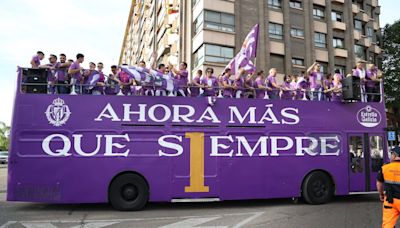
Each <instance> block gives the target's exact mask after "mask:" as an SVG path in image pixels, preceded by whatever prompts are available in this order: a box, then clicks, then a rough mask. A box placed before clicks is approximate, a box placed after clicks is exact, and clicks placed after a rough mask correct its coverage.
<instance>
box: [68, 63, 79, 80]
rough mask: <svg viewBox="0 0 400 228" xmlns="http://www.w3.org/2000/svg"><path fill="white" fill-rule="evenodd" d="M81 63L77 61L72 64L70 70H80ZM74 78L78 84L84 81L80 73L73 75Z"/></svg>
mask: <svg viewBox="0 0 400 228" xmlns="http://www.w3.org/2000/svg"><path fill="white" fill-rule="evenodd" d="M80 68H81V66H80V63H79V62H78V61H75V62H74V63H72V65H71V66H70V67H69V69H70V70H78V69H80ZM71 77H72V78H74V79H76V81H77V82H81V81H82V74H81V72H80V71H78V72H76V73H74V74H72V75H71Z"/></svg>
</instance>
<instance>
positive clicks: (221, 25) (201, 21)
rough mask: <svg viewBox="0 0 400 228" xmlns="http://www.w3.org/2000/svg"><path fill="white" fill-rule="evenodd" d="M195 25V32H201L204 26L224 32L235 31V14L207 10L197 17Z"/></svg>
mask: <svg viewBox="0 0 400 228" xmlns="http://www.w3.org/2000/svg"><path fill="white" fill-rule="evenodd" d="M194 25H195V29H194V32H195V34H197V33H198V32H200V31H201V29H202V28H203V27H204V28H209V29H215V30H220V31H224V32H234V31H235V16H234V15H232V14H227V13H221V12H215V11H209V10H205V11H203V12H201V13H200V15H199V16H198V17H197V18H196V20H195V22H194Z"/></svg>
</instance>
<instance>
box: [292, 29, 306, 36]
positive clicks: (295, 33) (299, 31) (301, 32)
mask: <svg viewBox="0 0 400 228" xmlns="http://www.w3.org/2000/svg"><path fill="white" fill-rule="evenodd" d="M290 35H292V36H294V37H304V30H303V29H298V28H292V29H290Z"/></svg>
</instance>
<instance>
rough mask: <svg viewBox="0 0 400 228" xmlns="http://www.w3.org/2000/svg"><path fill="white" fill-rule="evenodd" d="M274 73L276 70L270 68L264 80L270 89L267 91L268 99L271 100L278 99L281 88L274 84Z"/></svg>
mask: <svg viewBox="0 0 400 228" xmlns="http://www.w3.org/2000/svg"><path fill="white" fill-rule="evenodd" d="M276 73H277V72H276V68H271V69H270V70H269V75H268V77H267V79H266V81H267V86H268V87H269V88H271V90H268V91H267V93H268V97H269V99H271V100H276V99H279V91H280V89H281V87H280V86H279V85H278V84H277V83H276Z"/></svg>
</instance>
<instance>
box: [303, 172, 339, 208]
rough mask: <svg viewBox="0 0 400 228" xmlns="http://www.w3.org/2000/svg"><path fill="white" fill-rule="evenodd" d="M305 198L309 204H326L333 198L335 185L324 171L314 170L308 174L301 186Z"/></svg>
mask: <svg viewBox="0 0 400 228" xmlns="http://www.w3.org/2000/svg"><path fill="white" fill-rule="evenodd" d="M301 190H302V191H301V192H302V196H303V198H304V200H305V201H306V202H307V203H309V204H324V203H327V202H329V201H330V200H331V198H332V196H333V191H334V186H333V182H332V180H331V178H330V177H329V176H328V175H327V174H326V173H324V172H321V171H314V172H312V173H310V174H308V175H307V177H306V178H305V179H304V181H303V185H302V188H301Z"/></svg>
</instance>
